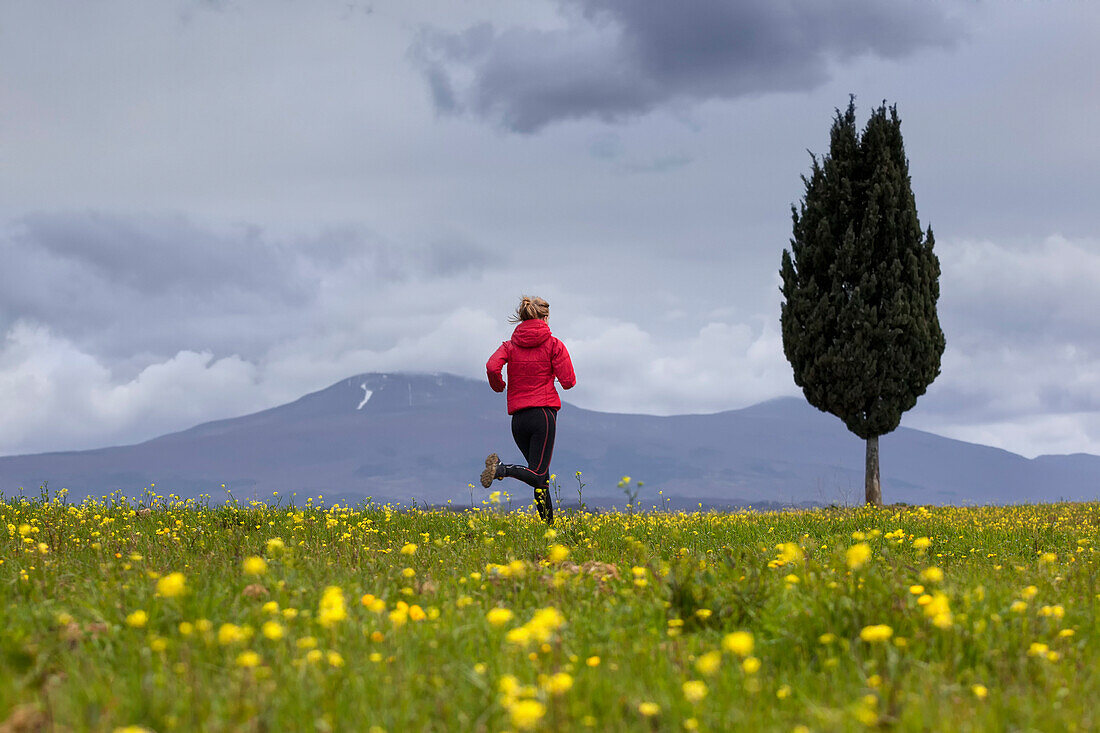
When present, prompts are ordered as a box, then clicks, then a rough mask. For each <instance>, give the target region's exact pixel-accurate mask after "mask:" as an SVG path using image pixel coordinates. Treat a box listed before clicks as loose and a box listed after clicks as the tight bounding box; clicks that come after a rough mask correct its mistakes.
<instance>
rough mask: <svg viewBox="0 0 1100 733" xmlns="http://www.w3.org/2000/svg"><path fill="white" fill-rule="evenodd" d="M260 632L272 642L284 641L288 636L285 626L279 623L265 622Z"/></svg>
mask: <svg viewBox="0 0 1100 733" xmlns="http://www.w3.org/2000/svg"><path fill="white" fill-rule="evenodd" d="M260 631H261V632H262V633H263V635H264V636H265V637H267V638H268V639H271V640H272V641H278V640H279V639H282V638H283V636H284V635H285V634H286V630H285V629H284V628H283V625H282V624H280V623H279V622H278V621H265V622H264V625H263V626H261V627H260Z"/></svg>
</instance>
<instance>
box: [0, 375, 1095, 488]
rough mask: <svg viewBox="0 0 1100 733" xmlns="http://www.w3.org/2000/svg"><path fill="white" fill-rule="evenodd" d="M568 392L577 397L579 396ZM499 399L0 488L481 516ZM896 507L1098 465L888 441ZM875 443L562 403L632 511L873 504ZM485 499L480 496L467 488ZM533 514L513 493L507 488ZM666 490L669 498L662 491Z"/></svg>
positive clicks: (559, 469)
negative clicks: (407, 507) (451, 507)
mask: <svg viewBox="0 0 1100 733" xmlns="http://www.w3.org/2000/svg"><path fill="white" fill-rule="evenodd" d="M566 394H567V393H566ZM509 426H510V424H509V420H508V417H507V415H506V414H505V404H504V396H503V395H499V394H496V393H494V392H492V391H491V390H490V389H489V387H488V386H487V385H486V384H484V383H482V382H481V381H477V380H471V379H466V378H463V377H458V376H455V375H452V374H410V373H389V374H380V373H370V374H360V375H356V376H353V377H349V378H347V379H343V380H340V381H339V382H337V383H335V384H333V385H331V386H330V387H328V388H326V389H323V390H320V391H318V392H313V393H311V394H307V395H305V396H303V397H301V398H300V399H297V400H295V401H293V402H290V403H287V404H285V405H280V406H278V407H273V408H271V409H268V410H263V411H261V412H257V413H253V414H250V415H244V416H242V417H237V418H231V419H227V420H217V421H214V422H208V423H203V424H201V425H196V426H194V427H192V428H188V429H187V430H182V431H180V432H176V433H171V434H168V435H163V436H160V437H157V438H154V439H152V440H148V441H145V442H143V443H139V444H136V445H127V446H118V447H112V448H101V449H97V450H88V451H69V452H55V453H43V454H36V455H22V456H8V457H3V458H0V489H2V490H3V491H4V492H5V494H7V495H9V496H10V495H12V494H13V493H16V492H17V490H18V489H19V487H23V488H24V490H25V491H26V492H27V493H31V494H33V493H35V492H36V490H37V487H38V486H39V485H40V484H41V483H42V482H44V481H48V482H49V485H50V487H51V488H61V487H65V488H68V489H69V490H70V495H71V496H73V497H79V496H83V495H87V494H92V495H103V494H108V493H110V492H112V491H115V490H121V491H123V492H124V493H126V494H128V495H135V494H137V493H139V492H141V490H142V489H144V488H145V487H148V486H149V485H150V484H152V483H155V484H156V487H157V491H158V492H159V493H162V494H168V493H175V494H177V495H180V496H184V497H188V496H197V495H199V494H202V493H207V494H210V495H211V496H212V497H214V499H215V500H218V499H220V498H221V497H222V496H223V495H224V493H223V491H224V490H223V489H222V484H225V485H226V486H227V487H228V488H229V489H231V490H232V492H233V494H234V495H235V496H237V497H239V498H249V497H255V498H270V497H271V494H272V492H273V491H278V492H279V493H280V495H282V496H284V497H285V496H288V495H289V494H292V493H297V494H298V495H299V496H300V497H305V496H316V495H318V494H324V495H325V497H326V498H330V499H340V500H342V501H357V500H361V499H364V498H366V497H372V498H373V499H375V500H376V501H381V500H398V501H403V502H408V501H410V500H416V501H421V502H427V503H432V504H446V502H447V501H448V500H450V501H451V502H452V504H458V505H466V504H469V503H470V501H471V495H472V497H473V501H474V503H475V504H476V503H480V501H481V499H483V498H484V496H485V495H486V494H487V493H488V492H486V491H484V490H483V489H482V488H481V486H480V484H478V483H477V476H478V473H479V472H480V469H481V465H482V461H483V460H484V457H485V455H486V454H487V453H489V452H493V451H495V452H498V453H499V454H500V455H501V456H502V458H503V459H504V460H505V461H508V462H516V461H519V460H520V457H519V451H518V450H517V449H516V448H515V446H514V444H513V442H512V438H511V433H510V427H509ZM881 450H882V480H883V497H884V499H885V500H886V501H887V502H908V503H932V504H947V503H950V504H984V503H1018V502H1039V501H1057V500H1090V499H1097V498H1100V457H1097V456H1093V455H1087V454H1075V455H1070V456H1040V457H1038V458H1035V459H1032V460H1029V459H1027V458H1024V457H1023V456H1019V455H1016V454H1014V453H1010V452H1008V451H1004V450H1000V449H998V448H991V447H988V446H983V445H976V444H973V443H965V442H962V441H958V440H951V439H949V438H944V437H940V436H937V435H934V434H932V433H927V432H922V431H919V430H912V429H908V428H899V429H898V430H896V431H894V432H893V433H891V434H889V435H887V436H884V437H883V438H882V443H881ZM863 461H864V455H863V443H862V441H860V440H859V439H857V438H856V437H855V436H853V435H852V434H850V433H849V432H848V431H847V430H846V429H845V427H844V425H843V424H842V423H841V422H840V421H839V420H837V419H836V418H834V417H832V416H830V415H827V414H825V413H822V412H819V411H818V410H816V409H814V408H812V407H810V406H809V405H808V404H806V403H805V401H803V400H801V399H797V398H780V399H775V400H769V401H767V402H762V403H760V404H757V405H753V406H750V407H746V408H744V409H740V410H730V411H726V412H719V413H714V414H708V415H673V416H653V415H624V414H617V413H604V412H596V411H592V410H584V409H581V408H579V407H576V406H573V405H570V404H566V405H565V406H564V407H563V409H562V411H561V413H560V415H559V433H558V444H557V446H556V448H555V453H554V461H553V464H552V469H553V470H554V471H555V472H556V473H557V474H558V476H559V480H558V482H559V484H560V486H561V493H562V498H563V499H564V500H566V501H572V502H575V501H576V500H577V491H576V489H577V483H576V481H575V479H574V478H573V475H574V473H575V472H576V471H581V472H582V480H583V481H584V482H585V483H586V484H587V486H586V487H585V488H584V499H585V501H586V503H589V504H590V505H592V504H600V505H610V504H612V503H614V504H617V505H619V506H622V505H623V504H625V501H626V497H625V496H624V495H623V494H622V493H621V491H620V490H619V489H618V487H617V483H618V480H619V478H620V477H621V476H623V475H629V476H631V477H632V478H633V479H634V482H635V483H637V482H638V481H642V482H644V485H643V486H642V487H641V490H640V494H639V496H638V504H639V505H641V506H643V507H649V506H652V505H654V504H657V505H664V504H665V502H664V500H665V499H672V500H673V501H674V502H676V503H678V504H679V503H683V502H687V501H690V502H691V503H693V504H696V503H698V502H702V503H704V504H707V505H715V506H737V505H746V504H756V505H760V504H761V503H762V502H766V503H767V505H769V506H779V505H805V504H810V503H812V504H833V503H840V504H843V503H860V502H861V501H862V496H863ZM470 483H473V484H475V487H476V488H474V489H473V490H471V489H470V488H469V486H468V484H470ZM493 488H494V489H498V488H499V489H504V490H507V491H509V492H510V493H511V494H513V495H514V496H515V497H516V499H515V500H516V501H521V502H524V503H526V502H527V501H528V499H529V497H528V496H527V494H528V489H527V487H526V486H524V485H522V484H520V483H518V482H513V481H509V482H503V483H497V484H494V487H493ZM658 490H661V491H663V495H662V496H660V497H658V495H657V491H658Z"/></svg>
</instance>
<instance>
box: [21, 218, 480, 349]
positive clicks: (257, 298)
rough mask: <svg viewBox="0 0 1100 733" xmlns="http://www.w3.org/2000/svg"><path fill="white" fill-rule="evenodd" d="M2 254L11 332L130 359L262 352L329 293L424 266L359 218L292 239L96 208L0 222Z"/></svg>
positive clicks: (381, 282)
mask: <svg viewBox="0 0 1100 733" xmlns="http://www.w3.org/2000/svg"><path fill="white" fill-rule="evenodd" d="M471 251H472V250H471ZM434 256H435V257H436V258H437V259H438V254H436V255H434ZM0 257H2V258H3V261H4V262H5V267H4V268H2V269H0V326H3V327H4V332H5V333H7V332H8V331H9V330H10V329H11V328H12V327H13V325H14V324H15V323H17V322H20V321H23V322H26V323H29V324H41V325H45V326H48V327H49V329H50V330H51V332H52V333H54V334H56V335H57V336H59V337H62V338H66V339H70V340H71V341H73V342H74V343H75V344H77V345H78V346H79V347H80V348H82V349H85V350H87V351H88V352H89V353H93V354H96V355H98V356H103V357H108V358H109V360H110V362H111V363H115V362H117V363H123V364H124V363H125V362H126V360H133V359H134V358H135V355H141V356H140V358H139V364H140V363H142V362H144V361H151V360H154V359H155V358H156V357H157V356H158V355H160V356H171V355H173V354H175V353H176V352H177V351H179V350H183V349H192V350H208V351H211V352H212V353H213V354H214V355H215V356H219V355H227V354H240V355H242V356H244V357H246V358H255V357H257V356H259V355H261V354H262V353H264V352H265V351H266V350H267V349H268V348H270V345H271V344H272V343H273V342H278V341H280V340H282V339H284V338H288V337H290V336H293V335H295V334H297V333H300V332H302V331H308V330H311V329H317V328H324V327H325V324H324V323H320V324H319V323H318V319H322V318H323V316H322V315H320V312H321V310H322V309H323V308H325V307H330V308H331V307H335V306H332V305H331V303H332V302H333V301H335V302H336V303H337V304H339V303H340V302H349V303H355V302H357V301H358V300H360V299H362V298H363V297H364V296H363V295H362V293H363V290H364V289H367V291H368V292H370V293H377V292H381V291H384V290H385V289H386V288H388V287H392V286H394V285H399V284H400V283H402V282H404V281H405V280H406V279H407V278H408V277H410V274H411V273H414V272H416V271H420V272H423V270H424V269H425V267H429V266H428V265H424V264H421V263H420V260H421V259H424V257H422V256H420V255H415V254H414V255H410V254H406V253H404V252H402V251H401V250H400V249H399V248H398V247H397V246H395V245H393V244H390V243H387V242H384V241H382V240H381V239H380V238H379V237H377V236H376V235H373V234H372V233H370V232H369V231H365V230H363V229H361V228H343V229H341V228H334V229H328V230H325V231H323V232H321V233H320V234H317V235H315V236H313V237H308V238H298V239H294V240H292V241H290V240H286V239H280V238H277V237H273V236H270V235H267V234H265V233H264V231H263V230H262V229H260V228H258V227H254V226H236V227H230V228H223V229H221V230H214V229H209V228H204V227H201V226H197V225H195V224H194V223H192V222H191V221H190V220H188V219H186V218H184V217H121V216H112V215H105V214H97V213H88V214H49V215H47V214H37V215H34V216H28V217H24V218H22V219H20V220H18V221H17V222H15V223H13V224H10V225H9V226H8V227H7V228H6V230H3V231H0Z"/></svg>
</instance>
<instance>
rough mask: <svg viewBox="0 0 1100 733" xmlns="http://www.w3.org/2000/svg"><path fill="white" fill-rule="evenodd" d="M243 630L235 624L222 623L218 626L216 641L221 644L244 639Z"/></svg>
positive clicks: (224, 644)
mask: <svg viewBox="0 0 1100 733" xmlns="http://www.w3.org/2000/svg"><path fill="white" fill-rule="evenodd" d="M244 639H245V632H244V629H242V628H241V627H240V626H237V625H236V624H222V625H221V626H219V627H218V643H219V644H221V645H222V646H226V645H228V644H234V643H236V642H238V641H244Z"/></svg>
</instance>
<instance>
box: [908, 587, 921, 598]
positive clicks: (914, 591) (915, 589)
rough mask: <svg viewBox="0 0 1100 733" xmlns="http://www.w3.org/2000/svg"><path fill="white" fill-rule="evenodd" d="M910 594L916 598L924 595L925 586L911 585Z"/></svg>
mask: <svg viewBox="0 0 1100 733" xmlns="http://www.w3.org/2000/svg"><path fill="white" fill-rule="evenodd" d="M909 592H910V593H912V594H913V595H915V596H919V595H921V594H922V593H924V586H923V585H911V586H909Z"/></svg>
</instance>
